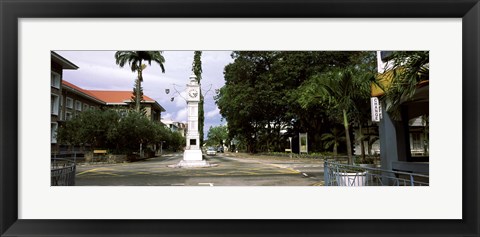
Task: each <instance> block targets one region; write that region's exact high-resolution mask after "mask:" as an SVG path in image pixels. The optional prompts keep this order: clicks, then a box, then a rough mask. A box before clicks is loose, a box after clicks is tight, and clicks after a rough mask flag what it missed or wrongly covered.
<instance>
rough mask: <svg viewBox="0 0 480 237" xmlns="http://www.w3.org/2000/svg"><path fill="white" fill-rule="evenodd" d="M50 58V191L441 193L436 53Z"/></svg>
mask: <svg viewBox="0 0 480 237" xmlns="http://www.w3.org/2000/svg"><path fill="white" fill-rule="evenodd" d="M50 54H51V55H50V56H51V124H50V126H51V132H50V141H51V171H50V172H51V176H50V177H51V186H210V187H211V186H345V187H360V186H429V51H172V50H168V51H153V50H152V51H98V50H96V51H93V50H92V51H85V50H71V51H68V50H56V51H51V52H50ZM312 188H321V187H312Z"/></svg>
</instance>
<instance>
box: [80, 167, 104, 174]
mask: <svg viewBox="0 0 480 237" xmlns="http://www.w3.org/2000/svg"><path fill="white" fill-rule="evenodd" d="M99 169H101V168H95V169H91V170H86V171H83V172H81V173H78V174H77V175H82V174H86V173H91V172H95V171H97V170H99Z"/></svg>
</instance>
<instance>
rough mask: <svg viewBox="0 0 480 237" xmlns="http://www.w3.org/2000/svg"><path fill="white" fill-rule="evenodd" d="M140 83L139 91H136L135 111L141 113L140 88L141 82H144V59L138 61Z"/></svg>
mask: <svg viewBox="0 0 480 237" xmlns="http://www.w3.org/2000/svg"><path fill="white" fill-rule="evenodd" d="M138 64H139V66H138V79H137V80H138V83H136V84H137V92H136V96H135V97H136V98H135V111H137V112H138V113H140V100H141V98H140V88H141V83H142V70H143V69H142V60H140V61H139V62H138Z"/></svg>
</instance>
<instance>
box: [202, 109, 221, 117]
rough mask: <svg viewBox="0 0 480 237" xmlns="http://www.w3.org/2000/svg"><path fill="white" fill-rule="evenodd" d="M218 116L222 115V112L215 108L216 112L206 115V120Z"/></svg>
mask: <svg viewBox="0 0 480 237" xmlns="http://www.w3.org/2000/svg"><path fill="white" fill-rule="evenodd" d="M218 115H220V110H219V109H218V108H215V109H214V110H211V111H208V112H207V113H205V118H213V117H216V116H218Z"/></svg>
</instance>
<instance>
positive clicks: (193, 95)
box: [188, 89, 198, 98]
mask: <svg viewBox="0 0 480 237" xmlns="http://www.w3.org/2000/svg"><path fill="white" fill-rule="evenodd" d="M188 96H190V98H197V96H198V91H197V90H195V89H191V90H189V91H188Z"/></svg>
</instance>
